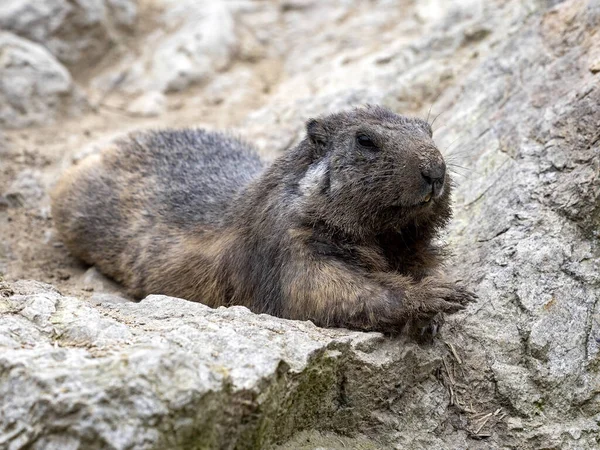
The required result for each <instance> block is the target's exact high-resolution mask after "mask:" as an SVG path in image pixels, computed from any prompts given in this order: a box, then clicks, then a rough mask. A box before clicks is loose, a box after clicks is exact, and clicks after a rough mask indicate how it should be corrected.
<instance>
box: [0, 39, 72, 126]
mask: <svg viewBox="0 0 600 450" xmlns="http://www.w3.org/2000/svg"><path fill="white" fill-rule="evenodd" d="M81 106H82V104H81V96H80V95H79V94H78V92H77V91H76V88H75V85H74V83H73V80H72V79H71V75H70V74H69V72H68V71H67V69H65V67H64V66H62V65H61V64H60V63H59V62H58V61H57V60H56V59H55V58H54V57H53V56H52V55H51V54H50V53H49V52H48V51H47V50H46V49H44V48H43V47H42V46H40V45H38V44H34V43H32V42H30V41H27V40H25V39H22V38H20V37H18V36H15V35H14V34H11V33H7V32H3V31H0V125H3V126H6V127H24V126H27V125H37V124H44V123H49V122H53V121H55V120H56V119H57V118H59V117H61V115H64V114H65V113H68V112H72V111H74V110H77V109H78V108H81Z"/></svg>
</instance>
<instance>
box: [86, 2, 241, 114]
mask: <svg viewBox="0 0 600 450" xmlns="http://www.w3.org/2000/svg"><path fill="white" fill-rule="evenodd" d="M235 6H236V5H235V3H231V2H227V1H223V0H219V1H214V2H198V1H195V0H185V1H180V0H178V1H175V0H160V1H159V2H157V7H159V8H161V9H162V10H163V11H164V12H163V14H162V15H161V16H160V17H158V18H157V23H156V26H155V27H154V31H153V32H152V33H151V34H150V35H149V36H146V37H145V43H144V47H143V49H142V52H141V54H139V55H138V54H134V53H127V54H126V55H125V56H124V57H123V59H122V62H121V64H120V65H118V66H117V68H116V69H112V68H111V70H110V71H109V72H108V73H106V74H103V75H102V76H99V77H97V79H96V80H95V82H94V86H96V87H97V88H98V89H99V90H100V91H102V92H108V93H110V92H114V91H117V92H124V93H127V94H129V95H133V96H140V95H152V96H156V95H157V94H156V93H168V92H176V91H182V90H184V89H185V88H187V87H188V86H190V85H193V84H196V83H199V82H205V81H208V80H209V79H210V77H212V76H213V75H215V74H216V73H217V72H218V71H220V70H223V69H224V68H226V67H227V65H228V64H229V63H230V61H231V59H232V57H233V55H234V53H235V49H236V45H237V38H236V32H235V28H234V25H235V20H234V12H235ZM139 102H142V103H146V100H139ZM161 102H162V100H161ZM151 103H155V101H151ZM152 111H153V113H155V112H157V113H158V112H162V106H161V108H159V109H158V110H156V108H155V107H153V108H152Z"/></svg>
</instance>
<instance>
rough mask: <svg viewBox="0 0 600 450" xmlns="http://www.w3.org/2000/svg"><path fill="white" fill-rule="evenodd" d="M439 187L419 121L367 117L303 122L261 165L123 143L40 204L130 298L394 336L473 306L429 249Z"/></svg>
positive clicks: (156, 138) (158, 140)
mask: <svg viewBox="0 0 600 450" xmlns="http://www.w3.org/2000/svg"><path fill="white" fill-rule="evenodd" d="M450 190H451V180H450V178H449V176H448V174H447V173H446V171H445V164H444V162H443V158H442V157H441V154H440V153H439V151H438V150H437V148H436V147H435V144H434V143H433V140H432V139H431V128H430V127H429V125H428V124H427V123H425V122H423V121H421V120H419V119H411V118H406V117H403V116H398V115H395V114H393V113H391V112H390V111H387V110H385V109H383V108H380V107H367V108H362V109H356V110H353V111H347V112H342V113H338V114H333V115H331V116H327V117H323V118H320V119H317V120H311V121H309V122H308V124H307V136H306V138H305V139H304V140H303V141H302V142H301V143H300V144H299V145H298V146H297V147H295V148H293V149H291V150H289V151H288V152H287V153H286V154H285V155H283V156H282V157H281V158H279V159H278V160H277V161H275V162H274V163H273V164H272V165H271V166H270V167H268V168H265V167H264V164H263V163H262V162H261V161H260V160H259V158H258V157H257V156H256V154H255V153H254V152H253V150H252V149H251V148H250V147H248V146H247V145H246V144H244V143H242V142H241V141H239V140H236V139H234V138H231V137H229V136H226V135H222V134H218V133H207V132H205V131H202V130H180V131H170V130H167V131H162V132H146V133H135V134H132V135H130V136H128V137H126V138H124V139H121V140H119V141H117V142H116V143H115V145H114V146H112V147H111V148H109V149H108V150H107V151H105V152H103V153H102V154H100V155H96V156H91V157H89V158H88V159H86V160H85V161H84V162H82V163H81V164H80V165H78V166H76V167H74V168H72V169H71V170H70V171H69V172H68V173H67V174H66V175H65V176H64V177H63V179H62V180H61V181H60V183H59V184H58V186H57V188H56V190H55V192H54V193H53V205H52V210H53V216H54V219H55V222H56V226H57V228H58V230H59V233H60V235H61V236H62V238H63V240H64V242H65V244H66V245H67V246H68V248H69V249H70V250H71V251H72V252H73V254H75V255H76V256H78V257H79V258H81V259H83V260H84V261H86V262H88V263H90V264H95V265H96V266H97V267H98V268H99V269H100V270H101V271H103V272H104V273H106V274H107V275H109V276H111V277H113V278H114V279H116V280H117V281H119V282H121V283H123V284H124V285H125V286H127V287H128V288H129V290H130V292H131V294H132V295H134V296H135V297H143V296H144V295H147V294H151V293H160V294H167V295H172V296H177V297H182V298H186V299H189V300H194V301H199V302H202V303H205V304H207V305H209V306H213V307H216V306H219V305H233V304H236V305H245V306H247V307H249V308H250V309H252V310H253V311H255V312H264V313H269V314H273V315H277V316H280V317H286V318H291V319H300V320H312V321H314V322H315V323H316V324H317V325H321V326H343V327H350V328H356V329H365V330H381V331H388V332H399V331H400V330H401V329H402V328H403V327H405V326H406V325H407V324H411V323H415V322H416V323H418V324H420V325H424V324H427V323H428V322H429V321H431V320H433V319H435V318H436V317H439V315H440V313H453V312H456V311H459V310H461V309H463V308H464V305H465V304H466V303H468V302H470V301H473V300H474V295H473V294H471V293H469V292H468V291H466V290H465V289H464V288H462V287H460V286H457V285H455V284H454V283H451V282H449V281H447V280H446V279H445V278H444V277H443V276H442V275H441V272H440V266H441V262H442V260H443V256H444V252H443V251H442V250H441V249H440V248H438V247H437V246H436V245H434V239H435V237H436V236H437V234H438V232H439V230H441V229H442V228H443V227H444V226H445V225H446V223H447V222H448V220H449V218H450V215H451V209H450ZM429 198H431V200H429Z"/></svg>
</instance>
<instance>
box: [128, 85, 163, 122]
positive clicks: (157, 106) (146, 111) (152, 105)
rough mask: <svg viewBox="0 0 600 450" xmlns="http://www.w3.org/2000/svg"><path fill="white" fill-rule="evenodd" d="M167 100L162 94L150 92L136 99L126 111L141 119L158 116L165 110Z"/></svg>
mask: <svg viewBox="0 0 600 450" xmlns="http://www.w3.org/2000/svg"><path fill="white" fill-rule="evenodd" d="M166 106H167V99H166V97H165V95H164V94H163V93H162V92H157V91H152V92H148V93H146V94H143V95H142V96H140V97H138V98H137V99H136V100H135V101H134V102H133V103H131V105H129V107H128V108H127V110H128V111H129V112H130V113H132V114H134V115H136V116H141V117H156V116H160V115H161V114H162V113H163V112H164V111H165V109H166Z"/></svg>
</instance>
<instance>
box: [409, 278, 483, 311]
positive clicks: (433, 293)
mask: <svg viewBox="0 0 600 450" xmlns="http://www.w3.org/2000/svg"><path fill="white" fill-rule="evenodd" d="M420 287H421V292H420V295H419V299H420V302H419V303H418V304H417V305H415V306H416V308H415V316H416V317H417V318H419V319H429V318H433V317H434V316H435V315H436V314H438V313H444V314H454V313H456V312H458V311H462V310H463V309H465V307H466V305H468V304H469V303H472V302H474V301H475V300H476V299H477V296H476V295H475V294H474V293H472V292H470V291H468V290H467V289H466V288H465V287H464V286H461V285H458V284H456V283H449V282H446V281H439V280H436V279H433V278H429V279H425V280H423V282H422V284H421V286H420Z"/></svg>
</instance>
